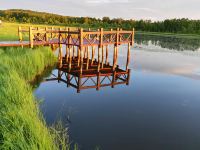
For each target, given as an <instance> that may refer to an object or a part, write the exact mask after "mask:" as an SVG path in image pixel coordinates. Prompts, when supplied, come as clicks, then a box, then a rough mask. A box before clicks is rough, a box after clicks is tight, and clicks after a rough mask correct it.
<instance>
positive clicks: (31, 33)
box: [29, 27, 33, 48]
mask: <svg viewBox="0 0 200 150" xmlns="http://www.w3.org/2000/svg"><path fill="white" fill-rule="evenodd" d="M32 31H33V30H32V27H29V44H30V48H33V32H32Z"/></svg>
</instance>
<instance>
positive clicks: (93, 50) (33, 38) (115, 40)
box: [0, 27, 134, 92]
mask: <svg viewBox="0 0 200 150" xmlns="http://www.w3.org/2000/svg"><path fill="white" fill-rule="evenodd" d="M18 35H19V41H18V42H7V43H6V42H4V43H2V42H0V47H11V46H21V47H24V46H29V47H31V48H33V47H35V46H52V47H53V45H57V49H58V69H59V70H60V71H63V72H65V73H67V74H68V75H69V76H73V77H74V78H75V77H77V78H78V79H77V85H74V84H71V83H70V82H69V80H67V83H68V85H71V86H73V87H76V88H77V89H78V90H77V91H78V92H80V90H81V89H83V88H89V87H88V86H87V87H83V86H81V85H82V83H81V82H82V78H88V80H89V78H91V77H97V79H96V82H95V85H94V86H92V87H93V88H94V87H95V88H97V89H99V88H100V87H102V86H105V85H101V81H100V77H101V76H104V77H105V78H108V77H109V76H112V82H111V83H110V84H108V85H111V86H114V85H115V84H116V81H117V80H120V79H121V81H122V82H125V83H127V81H128V80H129V73H130V70H129V63H130V49H131V46H133V45H134V29H133V30H132V31H124V30H122V29H119V28H118V29H116V30H113V29H110V30H104V29H103V28H101V29H98V30H92V29H83V28H67V27H65V28H55V27H44V28H42V27H19V28H18ZM63 45H65V46H63ZM120 45H127V50H126V51H125V50H124V49H123V51H124V53H125V54H127V56H126V57H127V61H126V68H125V69H124V70H122V69H120V66H118V51H119V46H120ZM109 47H113V50H112V51H111V50H110V49H109ZM63 48H65V56H63ZM111 53H112V54H111ZM109 55H112V57H113V60H112V62H109V61H108V58H109ZM95 56H97V57H96V58H95ZM110 64H112V65H110ZM122 77H124V78H122ZM109 79H110V78H109ZM60 80H61V79H60ZM83 85H84V84H83Z"/></svg>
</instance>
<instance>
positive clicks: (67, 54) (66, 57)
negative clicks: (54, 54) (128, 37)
mask: <svg viewBox="0 0 200 150" xmlns="http://www.w3.org/2000/svg"><path fill="white" fill-rule="evenodd" d="M65 59H66V63H67V62H68V60H69V48H68V45H67V44H66V54H65Z"/></svg>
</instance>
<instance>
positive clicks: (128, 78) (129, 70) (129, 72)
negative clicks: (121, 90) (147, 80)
mask: <svg viewBox="0 0 200 150" xmlns="http://www.w3.org/2000/svg"><path fill="white" fill-rule="evenodd" d="M130 74H131V69H128V74H127V81H126V85H129V82H130Z"/></svg>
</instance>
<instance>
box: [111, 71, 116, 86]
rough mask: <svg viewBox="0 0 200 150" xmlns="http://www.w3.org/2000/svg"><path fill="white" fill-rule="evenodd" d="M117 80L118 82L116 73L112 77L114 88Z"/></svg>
mask: <svg viewBox="0 0 200 150" xmlns="http://www.w3.org/2000/svg"><path fill="white" fill-rule="evenodd" d="M115 80H116V71H114V72H113V76H112V88H114V87H115Z"/></svg>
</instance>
